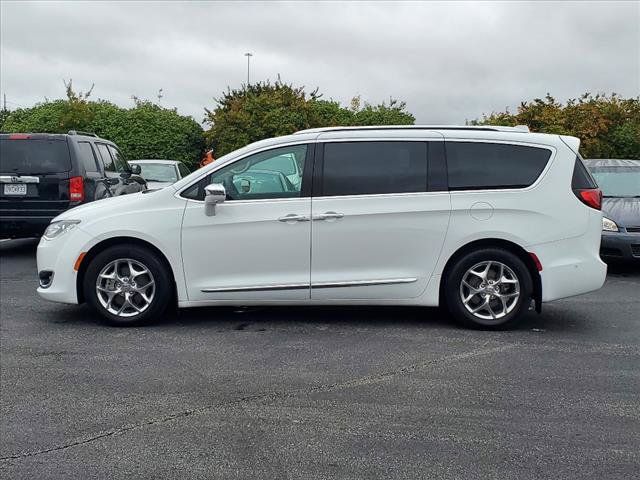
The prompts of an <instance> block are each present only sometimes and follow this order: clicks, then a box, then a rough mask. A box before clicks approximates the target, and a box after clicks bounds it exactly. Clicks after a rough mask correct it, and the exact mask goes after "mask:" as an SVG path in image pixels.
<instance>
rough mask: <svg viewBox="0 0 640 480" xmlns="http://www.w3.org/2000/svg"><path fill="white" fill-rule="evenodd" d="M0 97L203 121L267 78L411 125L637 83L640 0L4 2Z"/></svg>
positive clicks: (17, 102)
mask: <svg viewBox="0 0 640 480" xmlns="http://www.w3.org/2000/svg"><path fill="white" fill-rule="evenodd" d="M0 5H1V7H0V14H1V27H2V28H1V31H2V33H1V46H0V62H1V65H0V66H1V71H0V91H1V92H2V93H5V94H6V96H7V105H8V107H9V108H15V107H17V106H31V105H33V104H34V103H35V102H37V101H42V100H43V99H44V97H47V98H50V99H53V98H59V97H61V96H63V94H64V86H63V79H69V78H72V79H73V82H74V86H75V87H76V88H77V89H79V90H85V89H87V88H89V87H90V86H91V84H92V83H95V89H94V92H93V95H92V97H93V98H102V99H107V100H110V101H112V102H115V103H116V104H119V105H122V106H130V105H131V104H132V101H131V96H132V95H136V96H138V97H142V98H147V99H151V100H156V95H157V91H158V89H160V88H162V89H163V90H164V98H162V104H163V105H165V106H171V107H174V106H175V107H177V108H178V111H179V112H180V113H183V114H188V115H192V116H193V117H194V118H195V119H196V120H198V121H202V119H203V116H204V112H203V107H204V106H208V107H213V105H214V102H213V98H214V97H217V96H219V95H220V93H221V92H222V91H223V90H225V89H226V87H227V86H228V85H229V86H231V87H238V86H240V85H241V84H242V83H243V82H245V81H246V74H247V70H246V58H245V57H244V56H243V54H244V53H245V52H252V53H253V54H254V56H253V57H252V61H251V80H252V81H257V80H263V79H267V78H269V79H272V80H273V79H275V78H276V77H277V75H278V74H280V76H281V77H282V79H283V80H285V81H287V82H293V83H294V84H296V85H305V86H306V87H307V88H308V90H312V89H314V88H315V87H319V88H320V92H322V93H323V94H324V98H327V99H335V100H339V101H341V102H342V103H344V104H348V102H349V100H350V99H351V97H353V96H354V95H361V97H362V99H363V100H365V101H368V102H370V103H378V102H381V101H384V100H386V99H388V98H389V97H390V96H393V97H395V98H399V99H401V100H405V101H406V102H407V107H408V110H409V111H410V112H412V113H413V114H414V115H415V116H416V119H417V122H418V123H463V122H464V121H465V119H472V118H476V117H479V116H480V115H481V114H482V113H490V112H491V111H493V110H503V109H504V108H505V107H507V106H509V107H510V108H511V109H512V110H515V108H516V107H517V105H518V104H519V103H520V101H521V100H525V99H532V98H535V97H540V96H544V95H545V93H546V92H551V94H552V95H554V96H555V97H556V98H559V99H562V100H565V99H567V98H570V97H576V96H578V95H580V94H581V93H583V92H585V91H590V92H612V91H613V92H617V93H619V94H621V95H623V96H637V95H638V94H639V93H640V2H637V1H634V2H621V3H616V2H609V1H606V2H585V3H582V2H550V3H545V2H531V3H527V2H516V1H513V2H498V3H472V2H462V3H453V2H445V3H432V2H428V3H427V2H424V3H421V2H413V3H402V4H399V3H383V2H370V3H367V2H353V3H346V2H345V3H332V2H322V3H303V2H291V3H257V2H256V3H240V2H233V3H222V2H200V3H197V2H189V3H177V2H176V3H171V2H152V1H147V2H140V3H134V2H127V3H124V2H121V3H116V2H109V3H97V2H92V3H81V2H51V1H48V2H43V3H27V2H19V3H17V2H16V3H14V2H8V1H4V0H3V1H2V2H1V4H0Z"/></svg>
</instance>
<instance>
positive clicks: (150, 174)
mask: <svg viewBox="0 0 640 480" xmlns="http://www.w3.org/2000/svg"><path fill="white" fill-rule="evenodd" d="M131 163H135V162H131ZM137 165H140V168H141V169H142V178H144V179H145V180H146V181H147V182H171V183H173V182H175V181H176V180H178V175H177V174H176V167H174V166H173V165H168V164H163V163H138V164H137Z"/></svg>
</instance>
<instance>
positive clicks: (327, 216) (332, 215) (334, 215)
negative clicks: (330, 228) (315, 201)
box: [313, 212, 344, 220]
mask: <svg viewBox="0 0 640 480" xmlns="http://www.w3.org/2000/svg"><path fill="white" fill-rule="evenodd" d="M342 217H344V213H338V212H324V213H321V214H320V215H316V216H315V217H313V219H314V220H337V219H339V218H342Z"/></svg>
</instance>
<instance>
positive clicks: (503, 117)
mask: <svg viewBox="0 0 640 480" xmlns="http://www.w3.org/2000/svg"><path fill="white" fill-rule="evenodd" d="M471 124H472V125H506V126H513V125H527V126H529V128H530V129H531V131H534V132H542V133H556V134H560V135H572V136H575V137H578V138H580V140H581V143H580V153H581V154H582V155H583V156H584V157H586V158H640V97H636V98H621V97H620V96H618V95H616V94H615V93H613V94H611V95H605V94H597V95H592V94H590V93H585V94H583V95H582V96H580V97H579V98H577V99H570V100H568V101H567V102H566V103H565V104H562V103H560V102H558V101H556V99H555V98H553V97H552V96H551V95H550V94H547V95H546V97H545V98H543V99H542V98H536V99H534V100H532V101H530V102H522V103H521V104H520V106H519V107H518V111H517V113H515V114H511V113H509V111H505V112H494V113H491V114H490V115H483V116H482V118H481V119H478V120H474V121H472V122H471Z"/></svg>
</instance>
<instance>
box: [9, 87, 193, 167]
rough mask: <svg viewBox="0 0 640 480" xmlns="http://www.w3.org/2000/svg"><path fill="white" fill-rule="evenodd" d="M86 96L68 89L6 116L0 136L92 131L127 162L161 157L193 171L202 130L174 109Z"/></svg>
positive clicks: (145, 102)
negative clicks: (113, 145) (63, 94)
mask: <svg viewBox="0 0 640 480" xmlns="http://www.w3.org/2000/svg"><path fill="white" fill-rule="evenodd" d="M90 93H91V90H89V92H87V93H85V94H83V93H78V94H76V93H75V92H74V91H73V89H72V88H71V82H69V84H68V85H67V99H66V100H54V101H47V102H44V103H40V104H38V105H36V106H34V107H32V108H24V109H18V110H14V111H12V112H10V113H9V114H8V115H7V116H6V118H5V119H4V123H3V124H2V131H3V132H8V133H10V132H40V133H67V132H68V131H69V130H81V131H87V132H93V133H95V134H96V135H98V136H100V137H103V138H106V139H108V140H111V141H113V142H114V143H116V144H117V145H118V147H120V149H121V151H122V153H123V154H124V156H125V157H126V158H127V159H129V160H134V159H140V158H164V159H170V160H180V161H182V162H185V163H186V164H187V165H188V166H190V167H192V168H193V167H195V166H197V164H198V161H199V160H200V157H201V155H202V152H203V150H204V138H203V131H202V127H201V126H200V125H199V124H198V122H196V121H195V120H194V119H193V118H191V117H188V116H184V115H180V114H178V112H177V111H176V110H175V109H168V108H163V107H161V106H159V105H155V104H153V103H151V102H147V101H141V100H138V99H134V100H135V105H134V107H132V108H121V107H118V106H117V105H114V104H113V103H110V102H107V101H104V100H100V101H89V100H88V96H89V94H90Z"/></svg>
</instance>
